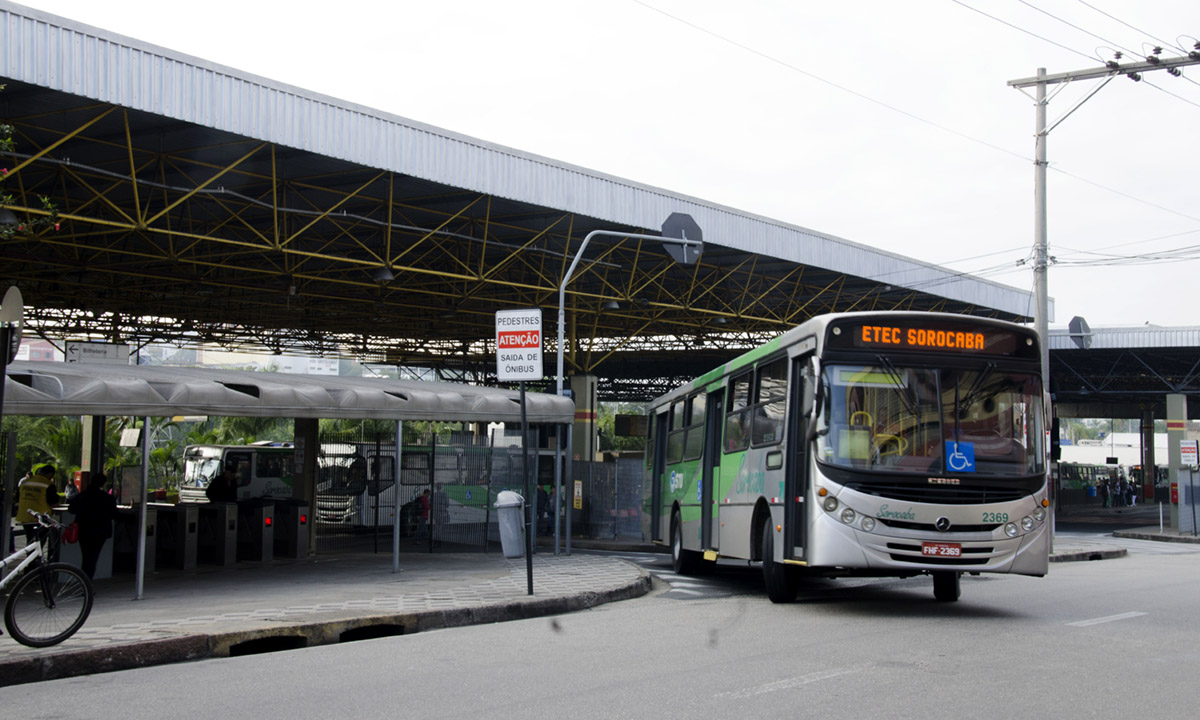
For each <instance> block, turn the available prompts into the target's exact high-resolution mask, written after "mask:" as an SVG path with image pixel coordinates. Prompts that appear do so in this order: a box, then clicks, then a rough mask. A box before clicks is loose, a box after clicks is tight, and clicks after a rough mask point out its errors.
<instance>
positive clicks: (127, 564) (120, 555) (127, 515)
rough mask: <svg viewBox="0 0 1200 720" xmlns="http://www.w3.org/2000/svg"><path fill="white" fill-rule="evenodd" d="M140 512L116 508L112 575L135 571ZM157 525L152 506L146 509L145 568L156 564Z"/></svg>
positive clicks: (129, 508)
mask: <svg viewBox="0 0 1200 720" xmlns="http://www.w3.org/2000/svg"><path fill="white" fill-rule="evenodd" d="M140 513H141V510H140V509H139V508H138V507H137V506H136V505H135V506H120V505H118V506H117V519H116V521H115V522H114V523H113V537H112V570H113V572H114V573H117V574H120V573H132V572H136V570H137V550H138V535H139V531H140V530H141V525H142V522H141V515H140ZM157 523H158V517H157V513H156V512H155V508H154V507H153V506H148V507H147V508H146V558H145V567H146V568H147V569H153V568H155V567H156V565H155V563H156V562H157V557H158V553H157V545H158V535H157V533H156V532H155V528H156V525H157Z"/></svg>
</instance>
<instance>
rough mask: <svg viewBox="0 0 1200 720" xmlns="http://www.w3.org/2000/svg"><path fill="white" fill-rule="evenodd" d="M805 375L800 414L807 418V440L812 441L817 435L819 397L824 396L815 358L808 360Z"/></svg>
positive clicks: (819, 367) (818, 361) (819, 365)
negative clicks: (807, 368)
mask: <svg viewBox="0 0 1200 720" xmlns="http://www.w3.org/2000/svg"><path fill="white" fill-rule="evenodd" d="M807 375H808V377H806V378H805V380H806V382H805V383H804V391H803V392H802V393H801V397H800V405H801V407H800V412H801V415H802V416H803V417H806V418H808V439H809V440H812V439H813V438H815V437H816V434H817V418H818V417H820V416H821V397H823V396H824V394H825V393H824V387H823V381H822V379H821V361H820V360H818V359H817V358H815V357H814V358H810V359H809V371H808V373H807Z"/></svg>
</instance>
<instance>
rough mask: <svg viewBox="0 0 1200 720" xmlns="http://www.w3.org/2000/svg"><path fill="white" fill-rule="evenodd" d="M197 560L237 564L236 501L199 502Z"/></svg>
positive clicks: (218, 563) (209, 562) (212, 563)
mask: <svg viewBox="0 0 1200 720" xmlns="http://www.w3.org/2000/svg"><path fill="white" fill-rule="evenodd" d="M195 507H196V513H197V522H198V529H197V533H196V562H197V563H204V564H208V565H223V566H229V565H235V564H237V546H238V506H237V503H223V502H218V503H197V504H196V506H195Z"/></svg>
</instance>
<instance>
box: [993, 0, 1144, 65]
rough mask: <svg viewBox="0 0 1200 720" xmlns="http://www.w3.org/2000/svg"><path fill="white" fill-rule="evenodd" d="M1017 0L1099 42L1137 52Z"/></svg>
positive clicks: (1128, 51) (1027, 2) (1018, 0)
mask: <svg viewBox="0 0 1200 720" xmlns="http://www.w3.org/2000/svg"><path fill="white" fill-rule="evenodd" d="M1017 2H1019V3H1021V4H1022V5H1024V6H1026V7H1028V8H1032V9H1033V10H1037V11H1038V12H1040V13H1042V14H1043V15H1045V16H1047V17H1051V18H1054V19H1055V20H1057V21H1059V22H1060V23H1062V24H1064V25H1067V26H1069V27H1073V28H1075V29H1076V30H1078V31H1079V32H1081V33H1084V34H1086V35H1091V36H1092V37H1094V38H1096V39H1097V40H1100V41H1101V42H1106V43H1108V44H1109V45H1113V46H1115V47H1117V48H1119V49H1121V50H1123V51H1125V52H1126V53H1128V54H1130V55H1136V54H1137V53H1135V52H1134V51H1133V50H1130V49H1129V48H1127V47H1124V46H1122V45H1121V44H1120V43H1115V42H1113V41H1112V40H1109V39H1108V38H1106V37H1103V36H1100V35H1097V34H1096V33H1094V32H1092V31H1091V30H1086V29H1084V28H1081V27H1079V26H1078V25H1076V24H1075V23H1072V22H1070V21H1067V20H1063V19H1062V18H1060V17H1059V16H1057V15H1055V14H1054V13H1052V12H1050V11H1049V10H1044V9H1042V8H1040V7H1038V6H1037V5H1034V4H1033V3H1031V2H1029V1H1028V0H1017ZM1143 34H1144V33H1143Z"/></svg>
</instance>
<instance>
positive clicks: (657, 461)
mask: <svg viewBox="0 0 1200 720" xmlns="http://www.w3.org/2000/svg"><path fill="white" fill-rule="evenodd" d="M669 407H670V406H668V408H669ZM669 417H670V415H669V414H668V413H658V414H656V415H653V414H652V415H651V416H650V432H651V433H652V436H651V438H650V442H652V443H653V446H652V447H649V448H647V452H650V453H651V457H652V458H653V460H652V461H651V462H652V463H653V465H652V466H651V468H650V473H651V474H650V477H651V481H650V538H651V539H652V540H662V539H663V534H662V509H663V507H662V506H663V501H662V489H663V473H664V472H666V468H667V465H666V460H667V430H669V429H670V427H669V426H670V423H669V422H667V419H668V418H669Z"/></svg>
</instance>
